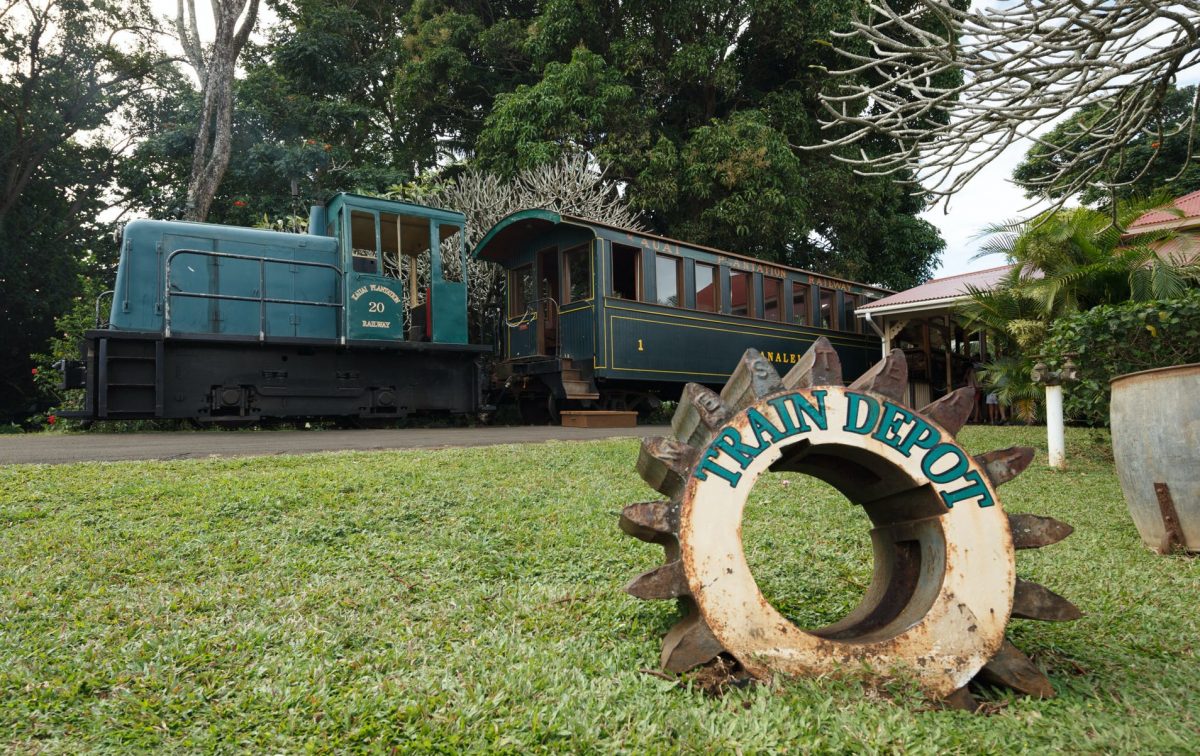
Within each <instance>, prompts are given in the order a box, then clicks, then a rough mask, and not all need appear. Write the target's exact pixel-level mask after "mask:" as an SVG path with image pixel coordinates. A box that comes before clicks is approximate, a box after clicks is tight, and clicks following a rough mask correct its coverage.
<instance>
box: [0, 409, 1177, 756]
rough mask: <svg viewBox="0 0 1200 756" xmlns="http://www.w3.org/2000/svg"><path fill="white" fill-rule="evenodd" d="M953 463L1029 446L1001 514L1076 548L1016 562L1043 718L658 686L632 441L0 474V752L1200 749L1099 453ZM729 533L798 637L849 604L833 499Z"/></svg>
mask: <svg viewBox="0 0 1200 756" xmlns="http://www.w3.org/2000/svg"><path fill="white" fill-rule="evenodd" d="M960 440H961V441H962V442H963V443H964V444H965V445H966V447H967V449H968V450H969V451H971V452H972V453H980V452H984V451H987V450H990V449H996V448H1004V447H1007V446H1012V445H1027V446H1032V447H1034V448H1035V449H1037V450H1038V454H1037V457H1036V458H1035V460H1034V462H1033V464H1032V466H1031V467H1030V469H1029V470H1028V471H1026V472H1025V474H1023V475H1021V476H1020V477H1018V478H1017V479H1015V480H1014V481H1012V482H1011V483H1009V484H1007V485H1005V486H1004V488H1003V489H1002V495H1003V499H1004V505H1005V508H1006V509H1007V510H1009V511H1016V512H1033V513H1036V514H1041V515H1050V516H1053V517H1057V518H1059V519H1061V520H1063V521H1065V522H1068V523H1071V524H1073V525H1074V526H1075V527H1076V531H1075V533H1074V534H1073V535H1072V536H1071V537H1070V538H1068V539H1066V540H1065V541H1063V542H1062V543H1060V544H1056V545H1054V546H1051V547H1049V548H1046V549H1033V550H1028V551H1023V552H1020V554H1018V557H1017V561H1018V563H1019V571H1020V574H1021V575H1022V577H1025V578H1028V579H1031V580H1034V581H1037V582H1041V583H1044V584H1045V585H1047V586H1048V587H1049V588H1051V589H1052V590H1054V591H1056V592H1059V593H1061V594H1062V595H1064V596H1066V597H1067V598H1070V599H1071V600H1073V601H1075V602H1077V603H1078V604H1079V606H1080V608H1081V609H1083V611H1084V617H1083V618H1082V619H1081V620H1078V621H1076V622H1063V623H1051V622H1028V621H1022V620H1014V621H1013V622H1012V624H1011V625H1010V629H1011V633H1012V634H1013V636H1014V641H1015V643H1016V645H1017V646H1018V647H1020V648H1021V649H1022V650H1024V651H1025V652H1026V653H1028V654H1029V655H1030V656H1032V657H1033V659H1034V660H1035V662H1036V663H1037V665H1038V666H1039V667H1040V668H1041V669H1043V670H1045V671H1046V672H1047V673H1048V674H1049V676H1050V679H1051V681H1052V682H1053V684H1054V686H1055V688H1056V689H1057V691H1058V697H1057V698H1054V699H1051V700H1046V701H1042V700H1037V699H1032V698H1020V697H1015V696H1011V695H1008V694H1004V693H998V692H992V693H989V694H987V701H988V703H989V711H990V712H991V714H990V715H988V716H982V715H975V716H973V715H969V714H965V713H962V712H953V711H937V710H931V707H928V706H927V704H926V702H925V701H923V700H921V699H920V697H919V696H917V695H916V694H914V693H913V692H912V691H911V690H910V689H908V687H907V686H904V685H897V686H894V687H892V688H891V689H890V690H889V691H884V692H876V691H872V690H870V689H868V688H866V687H864V686H863V685H862V684H860V683H858V682H856V681H853V680H850V681H838V680H835V679H821V680H804V679H797V680H788V679H777V680H775V681H773V682H771V683H767V684H761V685H752V686H748V687H746V688H744V689H735V690H732V691H730V692H729V693H727V694H726V695H725V696H723V697H712V696H709V695H706V694H705V693H703V692H702V691H701V690H700V689H699V688H698V687H697V686H696V685H694V683H693V680H692V678H691V677H690V676H685V677H684V678H683V679H682V680H680V681H672V680H662V679H659V678H658V677H656V676H654V675H652V674H648V673H646V672H644V671H643V670H648V669H653V668H654V667H655V666H656V663H657V660H658V654H659V646H660V641H661V637H662V634H663V633H664V632H666V630H667V628H668V627H670V625H671V623H672V622H673V621H674V620H675V619H676V617H677V609H676V607H675V605H674V602H670V601H659V602H644V601H638V600H636V599H634V598H632V597H630V596H629V595H627V594H626V593H625V592H624V591H623V590H622V588H623V586H624V584H625V582H626V581H627V580H628V579H629V578H630V577H631V576H632V575H636V574H638V573H639V572H642V571H644V570H646V569H648V568H650V567H652V566H654V565H656V564H658V563H660V562H661V558H662V552H661V550H660V549H659V548H658V547H657V546H655V545H653V544H646V543H643V542H641V541H638V540H636V539H633V538H629V537H628V536H625V535H624V534H623V533H621V532H620V530H619V529H618V528H617V526H616V519H617V512H619V511H620V508H621V506H622V505H623V504H625V503H628V502H631V501H642V500H644V499H645V497H646V496H647V495H648V494H649V489H648V488H647V487H646V486H645V485H644V484H643V483H642V482H641V480H640V479H639V478H638V477H637V475H636V473H635V472H634V471H633V465H634V460H635V459H636V457H637V443H636V442H635V441H632V440H628V439H625V440H613V441H603V442H595V443H550V444H537V445H532V446H498V447H491V448H486V449H445V450H436V451H402V452H377V453H338V454H317V455H308V456H302V457H291V456H283V457H260V458H250V459H246V458H243V459H201V460H176V461H170V462H133V463H125V462H123V463H99V464H94V463H93V464H75V465H68V466H36V465H8V466H2V467H0V522H2V523H3V525H4V527H3V528H0V554H3V555H4V558H3V559H2V560H0V593H2V595H3V596H5V597H6V600H5V601H4V602H0V731H3V733H4V743H5V746H6V747H7V749H8V750H13V751H18V752H24V751H44V752H55V753H81V752H130V751H138V752H146V751H154V752H179V751H188V752H211V751H222V750H231V749H232V750H241V751H253V752H270V753H300V752H315V753H345V752H362V751H367V752H391V751H397V752H409V751H419V752H454V753H457V752H463V751H486V752H496V751H504V752H521V753H524V752H539V751H547V752H572V753H591V752H603V753H614V752H632V753H660V752H672V753H674V752H685V753H692V752H697V753H698V752H704V753H709V752H726V751H728V752H733V751H739V750H740V751H742V752H745V753H759V752H788V753H808V752H812V753H860V752H867V753H910V752H911V753H1014V752H1032V753H1046V752H1057V751H1067V752H1080V751H1082V752H1096V753H1109V752H1120V753H1125V752H1137V753H1140V752H1151V753H1158V752H1167V753H1194V752H1196V751H1197V750H1198V749H1200V719H1198V717H1197V712H1196V710H1195V707H1194V706H1189V705H1185V704H1186V702H1187V701H1195V700H1197V699H1198V698H1200V678H1198V677H1197V675H1196V667H1197V662H1198V661H1200V658H1198V654H1200V648H1198V647H1197V645H1196V638H1197V636H1198V634H1200V625H1198V618H1197V615H1196V611H1195V596H1196V594H1197V592H1198V591H1200V560H1196V559H1187V558H1185V557H1161V556H1157V555H1155V554H1152V553H1150V552H1149V551H1147V550H1146V549H1145V548H1144V547H1143V546H1142V544H1141V541H1140V539H1139V538H1138V536H1137V534H1136V532H1135V531H1134V528H1133V526H1132V523H1131V522H1130V521H1129V515H1128V512H1127V511H1126V508H1125V503H1124V501H1123V499H1122V496H1121V492H1120V488H1119V485H1118V482H1117V478H1116V475H1115V472H1114V469H1113V465H1112V461H1111V457H1110V456H1108V453H1109V447H1108V439H1107V434H1106V433H1104V432H1099V431H1090V430H1083V429H1068V432H1067V448H1068V453H1069V456H1070V465H1071V467H1070V469H1069V470H1068V471H1066V472H1057V471H1054V470H1050V469H1048V468H1047V467H1046V465H1045V433H1044V431H1042V429H1039V428H1028V429H1027V428H968V429H966V430H965V431H964V432H963V433H962V434H961V436H960ZM785 481H786V483H785ZM810 500H811V501H813V502H814V506H813V507H812V508H811V510H810V509H809V508H806V507H804V506H802V505H801V504H800V503H801V502H805V501H810ZM813 510H815V511H813ZM818 513H819V514H818ZM746 527H747V539H748V540H747V543H748V548H749V549H750V554H749V558H750V560H751V563H752V564H753V565H754V567H755V569H756V574H759V572H757V571H761V575H762V577H763V584H764V587H765V589H766V590H767V591H768V592H769V595H770V596H771V598H772V599H773V600H774V601H776V602H778V604H779V605H781V606H782V607H783V608H784V609H785V610H786V611H789V613H793V614H795V615H796V616H797V617H798V619H800V620H801V621H804V622H806V623H809V624H810V625H811V624H819V623H822V622H826V621H828V620H829V619H830V618H832V617H836V616H838V615H839V614H840V613H841V612H842V611H844V609H845V608H846V607H847V606H850V605H852V604H853V603H854V601H855V599H856V598H857V597H859V596H861V595H862V592H863V591H864V590H865V589H866V584H867V580H866V575H867V569H866V567H867V565H866V563H865V562H866V560H868V559H869V558H870V557H869V553H870V545H869V544H870V538H869V536H868V533H867V531H868V530H869V524H868V523H867V522H866V518H864V517H863V516H862V512H861V510H860V509H859V508H858V507H853V506H848V505H847V504H846V503H845V501H844V500H841V499H840V497H838V496H837V495H836V494H833V493H832V492H831V491H830V489H829V488H828V487H827V486H825V485H824V484H821V483H818V482H816V481H814V480H813V479H811V478H807V477H804V476H800V475H795V474H780V475H769V476H765V478H764V481H763V482H762V483H761V484H760V485H759V486H758V487H757V488H756V489H755V492H754V501H753V502H752V506H751V507H750V508H748V510H747V525H746ZM789 568H790V569H789Z"/></svg>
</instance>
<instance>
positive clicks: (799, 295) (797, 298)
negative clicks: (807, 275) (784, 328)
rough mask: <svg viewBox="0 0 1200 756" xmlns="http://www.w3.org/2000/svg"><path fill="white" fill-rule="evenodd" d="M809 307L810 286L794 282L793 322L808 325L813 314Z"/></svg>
mask: <svg viewBox="0 0 1200 756" xmlns="http://www.w3.org/2000/svg"><path fill="white" fill-rule="evenodd" d="M809 309H810V308H809V306H808V284H806V283H796V282H794V281H793V282H792V322H793V323H796V324H798V325H808V321H809V320H810V319H811V318H812V313H811V312H810V311H809Z"/></svg>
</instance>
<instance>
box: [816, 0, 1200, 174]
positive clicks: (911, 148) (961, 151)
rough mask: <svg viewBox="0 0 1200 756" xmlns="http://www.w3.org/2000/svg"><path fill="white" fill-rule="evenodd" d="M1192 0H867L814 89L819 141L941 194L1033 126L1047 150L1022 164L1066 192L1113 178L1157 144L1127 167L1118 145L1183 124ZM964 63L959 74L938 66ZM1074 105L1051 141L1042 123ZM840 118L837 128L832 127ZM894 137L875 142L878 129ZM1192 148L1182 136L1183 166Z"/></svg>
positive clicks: (1136, 170) (1191, 52) (1165, 135)
mask: <svg viewBox="0 0 1200 756" xmlns="http://www.w3.org/2000/svg"><path fill="white" fill-rule="evenodd" d="M1197 23H1200V0H1175V1H1174V2H1149V1H1147V0H1117V1H1116V2H1114V1H1113V0H1020V2H1016V3H1002V4H996V5H985V6H983V7H981V8H979V9H977V10H966V9H963V8H962V7H961V4H959V3H955V2H951V1H950V0H913V1H912V2H896V1H895V0H878V1H876V2H871V3H870V5H869V7H868V9H867V12H866V13H865V14H863V15H862V16H861V17H860V18H859V19H858V20H856V21H855V22H854V24H853V29H852V30H851V31H849V32H846V33H843V34H838V35H836V36H837V37H838V39H839V45H840V47H839V52H840V53H841V55H842V63H841V64H840V65H839V66H838V67H836V69H837V70H835V71H834V75H835V76H836V77H838V78H839V79H840V84H839V86H838V87H837V89H836V90H835V91H833V92H829V93H826V94H825V95H824V96H823V97H822V102H823V104H824V106H825V109H826V112H827V114H828V116H827V120H826V121H825V122H824V124H823V125H824V126H825V127H826V128H827V129H830V130H831V132H830V135H829V136H828V137H827V139H826V141H825V146H826V148H828V149H834V150H838V149H843V148H847V147H865V148H866V149H864V150H863V152H861V153H859V154H856V155H843V156H841V157H840V158H839V159H842V160H846V161H848V162H849V163H850V164H851V165H853V166H855V168H856V170H857V171H858V172H859V173H860V174H862V175H870V176H879V175H889V176H896V177H897V178H899V179H901V180H905V181H909V182H911V183H913V184H915V185H917V186H919V187H920V188H921V189H920V190H921V191H928V192H933V193H934V194H935V195H938V196H949V195H950V194H953V193H954V192H956V191H958V190H959V189H961V188H962V187H963V186H964V185H965V184H966V183H967V182H968V181H970V180H971V179H972V178H973V177H974V176H976V175H977V174H978V173H979V171H980V170H982V169H983V168H984V167H985V166H986V165H988V164H989V163H990V162H991V161H992V160H994V159H995V158H996V157H997V156H998V155H999V154H1000V153H1001V152H1002V151H1003V149H1004V148H1005V147H1007V146H1008V145H1010V144H1012V143H1013V142H1016V141H1018V140H1021V139H1026V138H1028V139H1032V140H1033V141H1034V142H1035V143H1037V144H1039V145H1041V146H1043V147H1045V148H1046V149H1047V150H1048V151H1049V153H1048V154H1051V155H1053V157H1054V160H1053V161H1048V162H1046V163H1045V164H1044V165H1045V167H1046V168H1047V169H1048V170H1047V172H1046V173H1045V174H1043V175H1040V176H1028V177H1026V183H1027V184H1029V185H1030V186H1039V187H1047V188H1048V189H1049V190H1050V191H1053V192H1054V193H1055V194H1057V195H1058V196H1059V197H1060V198H1066V197H1069V196H1072V195H1074V194H1076V193H1077V192H1080V191H1082V190H1084V189H1086V188H1088V187H1089V186H1095V187H1101V188H1103V189H1105V190H1109V189H1118V188H1120V187H1122V186H1127V185H1129V184H1130V183H1132V182H1134V181H1136V178H1137V176H1138V175H1139V174H1140V172H1141V171H1142V170H1144V169H1145V168H1147V167H1148V166H1149V165H1150V164H1151V163H1152V162H1153V161H1154V160H1155V159H1156V158H1157V157H1158V155H1159V151H1158V150H1157V149H1154V150H1153V151H1151V152H1150V154H1148V155H1145V156H1143V158H1142V159H1140V160H1139V161H1138V162H1137V163H1127V164H1128V165H1129V166H1131V167H1132V170H1133V174H1132V176H1130V175H1129V172H1128V171H1125V170H1117V171H1115V172H1114V171H1113V170H1112V169H1111V167H1112V166H1114V165H1121V163H1120V160H1121V155H1122V154H1123V152H1124V151H1125V150H1126V148H1127V146H1128V145H1129V144H1130V142H1131V141H1134V140H1136V139H1138V138H1141V137H1143V136H1144V137H1146V138H1150V139H1151V141H1157V142H1159V143H1160V144H1161V143H1162V142H1163V141H1164V140H1167V139H1169V138H1171V137H1172V136H1174V135H1176V134H1180V133H1182V134H1190V133H1191V131H1192V129H1193V128H1194V124H1195V121H1196V110H1197V100H1196V99H1195V97H1193V99H1192V103H1191V105H1190V107H1189V108H1188V109H1187V112H1186V114H1185V116H1184V117H1183V118H1182V119H1174V118H1172V117H1171V115H1170V112H1169V111H1170V108H1169V107H1168V104H1169V100H1170V91H1171V85H1172V84H1173V83H1174V82H1175V79H1176V77H1177V76H1178V75H1179V74H1180V73H1181V72H1183V71H1185V70H1188V69H1190V68H1192V67H1193V66H1195V65H1196V64H1197V63H1198V62H1200V44H1198V41H1200V40H1198V38H1197V34H1198V32H1197ZM948 72H961V73H962V74H963V76H962V78H961V79H960V81H959V82H958V83H957V84H954V85H947V84H945V83H944V81H943V80H942V79H941V77H943V76H944V75H945V74H946V73H948ZM1075 108H1090V115H1089V117H1088V118H1087V119H1085V120H1078V121H1076V123H1075V126H1076V127H1077V128H1072V127H1067V128H1068V130H1067V131H1066V132H1064V136H1065V138H1064V139H1062V140H1061V141H1059V142H1058V143H1056V144H1055V143H1051V142H1049V141H1047V140H1044V139H1042V138H1041V137H1040V136H1039V130H1041V129H1043V128H1044V127H1046V126H1048V125H1049V124H1051V123H1052V122H1053V121H1055V119H1057V118H1059V117H1061V116H1063V115H1064V114H1067V113H1069V112H1071V111H1072V110H1073V109H1075ZM842 129H846V131H844V132H843V131H841V130H842ZM881 137H882V138H884V139H885V140H888V141H889V142H891V143H892V144H893V145H894V146H893V147H891V148H889V149H885V150H881V151H876V150H874V149H871V147H873V146H876V145H877V144H878V140H879V139H880V138H881ZM1190 159H1191V145H1190V140H1189V146H1188V149H1187V157H1186V159H1185V160H1184V161H1183V164H1184V165H1186V164H1187V163H1188V161H1190Z"/></svg>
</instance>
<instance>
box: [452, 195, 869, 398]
mask: <svg viewBox="0 0 1200 756" xmlns="http://www.w3.org/2000/svg"><path fill="white" fill-rule="evenodd" d="M474 254H475V256H476V257H478V258H479V259H481V260H488V261H491V262H494V263H498V264H499V265H501V266H503V267H504V269H505V270H506V271H507V276H508V281H507V286H506V287H505V289H506V295H505V297H506V302H505V307H506V310H505V313H504V314H505V318H504V319H503V321H502V323H501V327H500V329H501V334H500V338H499V344H498V352H499V353H500V354H499V360H498V361H497V363H496V365H495V368H494V371H493V381H494V382H495V384H496V385H497V386H499V387H503V389H504V390H505V391H506V392H507V393H510V394H511V395H512V396H514V397H515V398H516V399H517V401H518V402H519V403H520V406H521V410H522V414H523V415H524V416H525V417H526V418H527V419H528V420H531V421H544V420H546V419H547V418H548V417H553V416H554V415H555V414H556V413H557V412H558V411H560V410H562V409H565V408H584V409H586V408H592V407H596V408H602V409H613V410H630V409H635V410H639V411H643V412H645V411H647V410H649V409H651V408H653V407H654V406H655V405H656V403H657V402H658V401H659V400H660V399H674V398H676V397H678V396H679V393H680V390H681V389H682V388H683V385H684V384H685V383H687V382H689V381H692V382H696V383H701V384H704V385H707V386H710V387H714V388H719V387H720V386H721V385H722V384H724V382H725V380H726V379H727V378H728V377H729V374H730V371H731V370H732V369H733V368H734V367H735V366H736V365H737V364H738V360H739V358H740V357H741V356H742V354H743V353H744V352H745V351H746V349H747V348H750V347H753V348H755V349H758V350H759V351H760V352H761V353H762V354H763V355H764V356H765V357H766V358H767V359H769V360H771V361H773V362H775V363H777V365H778V366H779V367H780V368H781V372H786V369H787V367H788V366H789V365H790V364H792V363H794V362H795V361H796V360H798V359H799V358H800V356H801V355H803V354H804V352H805V351H806V350H807V349H808V347H809V346H810V345H811V344H812V343H813V342H814V341H815V340H816V339H817V338H819V337H821V336H825V337H826V338H828V339H829V341H830V342H831V343H832V344H833V346H834V348H835V349H837V352H838V355H839V357H840V358H841V363H842V369H843V372H844V375H845V377H846V379H847V380H853V379H854V378H857V377H858V376H859V375H861V374H862V373H863V372H865V371H866V370H867V368H868V367H869V366H870V365H871V364H873V363H874V362H875V361H876V360H877V359H878V358H879V352H880V341H879V338H878V336H876V335H875V334H872V333H864V332H863V328H862V324H861V322H860V321H859V320H858V318H857V317H856V316H855V310H856V309H857V308H858V307H861V306H862V305H864V304H866V303H867V302H870V301H873V300H875V299H879V298H881V297H884V296H886V295H888V294H890V293H892V292H890V291H888V290H886V289H881V288H877V287H872V286H867V285H864V284H860V283H855V282H853V281H847V280H844V279H840V278H835V277H832V276H825V275H819V274H817V273H813V272H811V271H807V270H801V269H798V268H792V267H788V266H784V265H779V264H776V263H767V262H764V261H762V260H757V259H755V258H752V257H744V256H742V255H737V254H732V253H730V252H724V251H721V250H718V249H710V248H708V247H702V246H699V245H696V244H689V243H687V242H682V241H676V240H674V239H667V238H664V237H661V236H655V235H653V234H648V233H641V232H636V231H630V230H627V229H623V228H616V227H612V226H607V225H604V224H602V223H596V222H593V221H588V220H584V219H582V218H576V217H572V216H570V215H563V214H560V213H556V212H553V211H550V210H523V211H520V212H517V213H514V214H513V215H510V216H508V217H507V218H505V219H503V220H502V221H500V222H499V223H497V224H496V226H494V227H493V228H492V229H491V230H490V231H489V232H488V233H487V235H486V236H484V238H483V239H481V240H480V242H479V244H477V245H476V247H475V250H474Z"/></svg>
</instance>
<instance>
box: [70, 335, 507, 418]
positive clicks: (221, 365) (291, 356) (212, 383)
mask: <svg viewBox="0 0 1200 756" xmlns="http://www.w3.org/2000/svg"><path fill="white" fill-rule="evenodd" d="M83 346H84V349H83V357H84V359H83V363H84V369H83V370H82V371H78V370H76V371H72V372H73V373H74V374H75V375H76V376H77V377H76V381H75V384H74V385H67V386H66V387H67V388H86V394H85V405H84V409H83V410H82V411H79V412H74V413H69V414H68V413H63V414H64V415H66V416H74V417H77V418H80V419H83V420H137V419H154V418H166V419H171V418H174V419H190V420H194V421H198V422H213V423H244V422H252V421H256V420H260V419H265V418H281V419H287V418H307V417H340V418H353V419H363V420H371V419H378V420H384V419H400V418H403V417H406V416H408V415H409V414H412V413H423V412H441V413H450V414H475V413H478V412H481V411H484V410H486V409H487V408H486V407H484V405H483V401H482V389H483V383H482V378H481V375H482V371H481V357H482V356H483V353H485V352H486V351H488V350H487V348H486V347H474V346H453V347H451V346H445V345H436V344H421V343H404V344H400V345H392V346H390V347H387V348H380V347H378V345H371V346H366V345H358V344H355V343H353V342H352V343H351V344H350V345H348V346H342V345H334V344H330V343H329V342H322V341H310V342H304V341H300V340H295V341H287V342H268V343H259V342H257V341H237V340H221V341H214V340H211V339H204V340H198V339H195V340H194V339H188V338H186V337H185V338H179V337H173V338H170V339H163V338H162V336H161V334H156V333H129V332H124V333H119V334H118V333H114V332H113V331H111V330H97V331H89V332H88V333H87V335H86V337H85V342H84V345H83Z"/></svg>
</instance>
